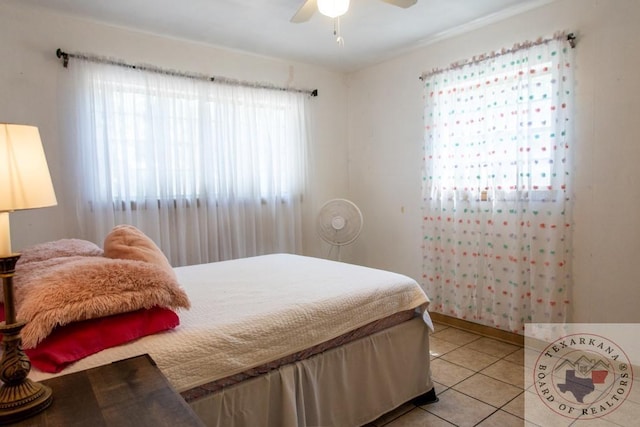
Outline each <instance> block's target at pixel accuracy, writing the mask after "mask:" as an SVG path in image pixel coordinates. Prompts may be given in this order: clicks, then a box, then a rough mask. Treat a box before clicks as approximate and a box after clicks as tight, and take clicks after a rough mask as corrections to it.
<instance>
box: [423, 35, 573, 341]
mask: <svg viewBox="0 0 640 427" xmlns="http://www.w3.org/2000/svg"><path fill="white" fill-rule="evenodd" d="M571 55H572V49H571V47H570V46H569V45H568V43H567V42H566V40H564V39H562V38H561V37H555V38H553V39H550V40H545V41H539V42H537V43H525V44H523V45H519V46H517V47H514V48H513V49H510V50H508V51H503V52H500V53H497V54H496V53H494V54H491V55H487V56H486V57H484V58H479V59H478V58H474V60H473V61H469V62H468V63H467V64H465V65H460V66H452V67H451V68H450V69H448V70H446V71H442V72H435V73H432V74H431V75H430V76H427V77H425V78H424V94H425V95H424V96H425V142H424V176H423V233H424V236H423V237H424V243H423V255H424V258H423V259H424V265H423V277H422V283H423V286H424V288H425V290H426V291H427V292H428V294H429V296H430V298H431V299H432V305H431V309H432V310H433V311H435V312H439V313H443V314H445V315H449V316H454V317H457V318H460V319H464V320H469V321H472V322H477V323H481V324H484V325H488V326H493V327H497V328H499V329H503V330H507V331H511V332H516V333H521V334H522V333H524V332H523V331H524V324H525V323H528V322H563V321H565V320H566V318H567V312H568V309H569V306H570V303H571V302H570V286H571V229H572V223H571V214H570V212H571V209H570V207H571V186H570V184H571V175H572V174H571V172H572V171H571V151H572V150H573V141H572V140H571V126H572V120H571V118H572V116H571V107H572V101H571V99H572V95H573V93H572V90H573V87H572V83H573V79H572V67H573V64H572V59H571Z"/></svg>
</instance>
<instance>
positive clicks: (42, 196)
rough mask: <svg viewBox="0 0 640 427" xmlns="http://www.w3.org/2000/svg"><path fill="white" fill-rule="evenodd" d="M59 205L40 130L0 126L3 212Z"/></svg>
mask: <svg viewBox="0 0 640 427" xmlns="http://www.w3.org/2000/svg"><path fill="white" fill-rule="evenodd" d="M56 204H57V201H56V194H55V192H54V191H53V184H52V182H51V175H50V174H49V167H48V166H47V160H46V158H45V155H44V150H43V148H42V142H41V141H40V132H39V131H38V128H37V127H35V126H25V125H14V124H0V212H11V211H15V210H20V209H33V208H44V207H47V206H55V205H56Z"/></svg>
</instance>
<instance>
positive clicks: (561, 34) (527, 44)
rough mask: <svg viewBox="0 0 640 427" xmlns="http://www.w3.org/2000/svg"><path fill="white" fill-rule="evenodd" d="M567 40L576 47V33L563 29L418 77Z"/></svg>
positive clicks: (422, 77) (427, 76)
mask: <svg viewBox="0 0 640 427" xmlns="http://www.w3.org/2000/svg"><path fill="white" fill-rule="evenodd" d="M565 38H566V40H567V42H568V43H569V46H571V49H574V48H575V47H576V35H575V34H574V33H569V34H567V33H565V32H564V31H562V32H558V33H556V34H554V35H553V37H551V38H548V39H543V38H542V37H540V38H539V39H537V40H536V41H533V42H531V41H526V42H523V43H516V44H514V45H513V47H512V48H511V49H502V50H501V51H499V52H495V51H494V52H491V53H485V54H482V55H479V56H474V57H473V58H471V59H465V60H462V61H457V62H454V63H452V64H450V65H449V66H448V67H447V68H434V69H433V70H431V71H429V72H424V73H422V75H421V76H420V77H418V78H419V79H420V80H422V81H424V80H425V79H427V78H429V77H431V76H435V75H436V74H440V73H444V72H445V71H449V70H455V69H457V68H462V67H464V66H466V65H473V64H478V63H480V62H482V61H485V60H487V59H491V58H497V57H499V56H502V55H506V54H508V53H513V52H517V51H519V50H522V49H527V48H529V47H531V46H538V45H541V44H544V43H549V42H550V41H551V40H561V39H565Z"/></svg>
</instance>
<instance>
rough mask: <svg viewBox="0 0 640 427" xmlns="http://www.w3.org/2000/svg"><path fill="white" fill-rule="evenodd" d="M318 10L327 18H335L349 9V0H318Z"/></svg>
mask: <svg viewBox="0 0 640 427" xmlns="http://www.w3.org/2000/svg"><path fill="white" fill-rule="evenodd" d="M318 10H319V11H320V13H322V14H323V15H326V16H328V17H329V18H337V17H338V16H342V15H344V14H345V13H347V10H349V0H318Z"/></svg>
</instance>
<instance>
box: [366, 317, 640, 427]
mask: <svg viewBox="0 0 640 427" xmlns="http://www.w3.org/2000/svg"><path fill="white" fill-rule="evenodd" d="M430 347H431V349H430V351H431V369H432V378H433V381H434V383H435V388H436V393H437V395H438V397H439V398H440V400H439V401H438V402H436V403H432V404H430V405H424V406H415V405H413V404H410V403H408V404H405V405H403V406H401V407H399V408H397V409H396V410H395V411H392V412H390V413H388V414H385V415H383V416H382V417H380V418H379V419H377V420H375V421H374V422H372V423H370V424H368V425H367V426H365V427H382V426H385V427H418V426H420V427H422V426H430V427H444V426H447V427H451V426H458V427H467V426H469V427H471V426H478V427H491V426H496V427H511V426H518V427H521V426H527V427H529V426H531V427H535V426H543V427H546V426H551V425H554V426H555V425H563V426H574V425H583V424H581V423H580V422H578V421H576V420H571V419H567V420H566V422H562V423H561V424H557V420H555V419H554V420H553V421H551V420H544V419H542V420H536V421H537V422H536V424H534V423H532V422H529V421H525V420H524V408H525V393H531V391H527V389H528V388H529V387H532V383H529V384H525V381H524V378H525V375H524V369H525V368H524V366H525V349H524V348H523V347H522V346H519V345H514V344H508V343H505V342H502V341H498V340H495V339H492V338H487V337H484V336H482V335H477V334H474V333H472V332H468V331H465V330H462V329H458V328H455V327H450V326H447V325H443V324H435V332H434V333H433V334H432V335H431V339H430ZM534 360H535V359H534ZM636 383H637V382H636V381H634V385H635V384H636ZM638 385H639V386H640V384H638ZM634 388H635V390H633V389H632V395H631V396H630V400H631V401H632V402H626V403H628V405H626V408H625V409H626V412H627V413H630V414H631V415H628V416H625V415H624V414H619V417H623V418H619V421H616V422H608V421H607V422H606V423H604V424H601V423H597V422H596V423H595V424H594V423H586V424H584V425H588V426H594V427H595V426H596V425H598V426H600V425H604V426H611V427H614V426H628V425H634V422H637V419H638V417H640V390H638V389H640V387H634ZM532 401H533V402H535V401H538V402H540V403H541V401H539V400H538V399H526V404H527V405H530V402H532ZM541 404H542V403H541ZM527 407H529V406H527ZM530 413H531V412H530V411H527V414H528V415H529V414H530ZM529 419H530V418H529ZM601 421H604V420H601ZM618 422H620V423H621V424H618ZM627 422H631V424H627ZM635 425H638V424H635Z"/></svg>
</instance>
